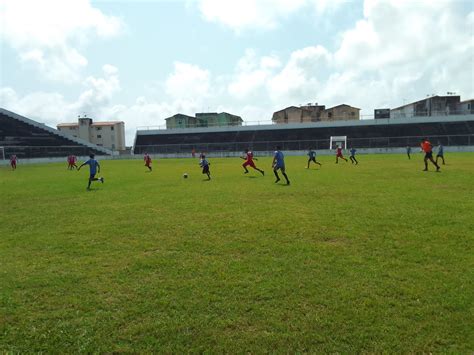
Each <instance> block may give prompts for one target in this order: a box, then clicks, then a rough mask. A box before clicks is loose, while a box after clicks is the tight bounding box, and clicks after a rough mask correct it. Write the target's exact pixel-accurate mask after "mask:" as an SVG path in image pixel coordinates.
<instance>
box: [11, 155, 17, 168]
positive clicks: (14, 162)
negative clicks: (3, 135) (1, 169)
mask: <svg viewBox="0 0 474 355" xmlns="http://www.w3.org/2000/svg"><path fill="white" fill-rule="evenodd" d="M17 160H18V159H17V157H16V155H15V154H13V155H11V156H10V165H11V167H12V170H16V163H17Z"/></svg>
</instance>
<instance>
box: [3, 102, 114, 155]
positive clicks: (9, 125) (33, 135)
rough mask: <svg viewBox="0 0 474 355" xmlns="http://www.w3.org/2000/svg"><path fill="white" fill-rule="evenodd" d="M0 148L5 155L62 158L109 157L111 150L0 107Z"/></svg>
mask: <svg viewBox="0 0 474 355" xmlns="http://www.w3.org/2000/svg"><path fill="white" fill-rule="evenodd" d="M0 147H3V148H4V149H5V156H6V157H8V156H10V155H11V154H15V155H16V156H17V157H18V158H19V159H22V158H46V157H47V158H50V157H65V156H67V155H70V154H74V155H78V156H79V155H88V154H91V153H94V154H98V155H111V154H112V151H110V150H108V149H105V148H102V147H99V146H96V145H94V144H91V143H89V142H86V141H84V140H82V139H77V138H74V137H70V136H66V135H65V134H63V133H61V132H59V131H58V130H56V129H53V128H51V127H48V126H46V125H43V124H41V123H38V122H36V121H33V120H30V119H28V118H26V117H23V116H20V115H18V114H16V113H14V112H11V111H8V110H5V109H3V108H0ZM0 159H1V158H0Z"/></svg>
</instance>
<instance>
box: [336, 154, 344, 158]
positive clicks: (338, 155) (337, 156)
mask: <svg viewBox="0 0 474 355" xmlns="http://www.w3.org/2000/svg"><path fill="white" fill-rule="evenodd" d="M336 158H344V157H343V156H342V154H336Z"/></svg>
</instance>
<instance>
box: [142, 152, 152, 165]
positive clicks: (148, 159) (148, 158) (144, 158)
mask: <svg viewBox="0 0 474 355" xmlns="http://www.w3.org/2000/svg"><path fill="white" fill-rule="evenodd" d="M143 160H144V161H145V163H147V164H151V157H150V156H149V155H148V154H146V155H145V156H144V157H143Z"/></svg>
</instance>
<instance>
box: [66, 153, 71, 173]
mask: <svg viewBox="0 0 474 355" xmlns="http://www.w3.org/2000/svg"><path fill="white" fill-rule="evenodd" d="M71 169H72V166H71V155H68V156H67V170H71Z"/></svg>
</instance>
